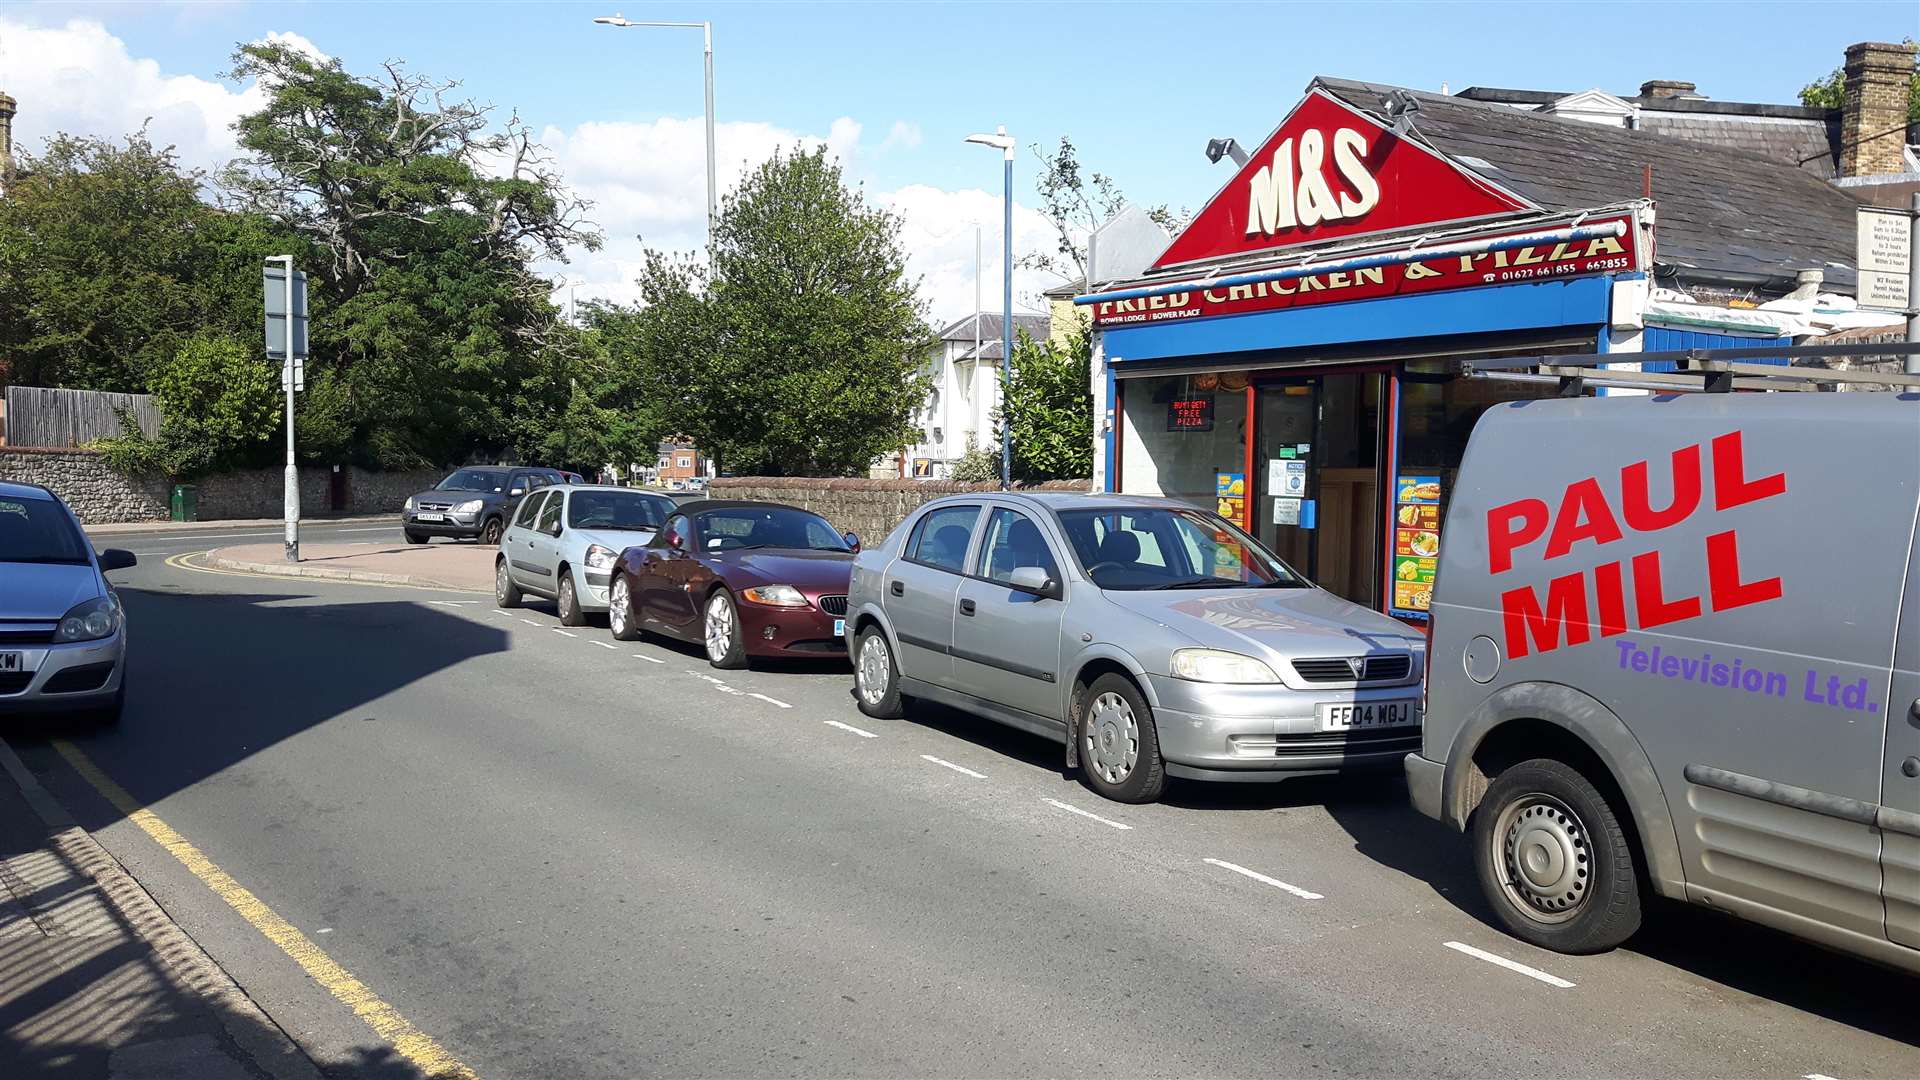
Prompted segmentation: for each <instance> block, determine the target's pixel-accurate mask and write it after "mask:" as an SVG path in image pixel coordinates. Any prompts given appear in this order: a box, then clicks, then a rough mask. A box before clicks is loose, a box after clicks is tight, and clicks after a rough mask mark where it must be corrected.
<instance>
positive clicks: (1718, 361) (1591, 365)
mask: <svg viewBox="0 0 1920 1080" xmlns="http://www.w3.org/2000/svg"><path fill="white" fill-rule="evenodd" d="M1916 355H1920V341H1887V342H1877V343H1875V342H1866V343H1860V344H1850V345H1756V346H1751V347H1747V346H1738V345H1736V346H1730V347H1728V348H1724V349H1680V350H1674V351H1670V352H1643V353H1565V354H1559V355H1548V356H1496V357H1486V358H1483V359H1478V360H1467V361H1463V362H1462V363H1461V365H1460V366H1461V370H1462V371H1463V372H1464V373H1465V375H1466V376H1467V377H1468V378H1470V379H1499V380H1502V381H1505V382H1526V383H1553V384H1557V385H1558V386H1559V389H1560V396H1561V397H1579V396H1581V395H1582V394H1583V393H1585V392H1586V388H1587V387H1588V386H1611V387H1619V388H1621V389H1629V390H1649V391H1655V392H1662V393H1708V394H1724V393H1728V392H1730V391H1733V390H1789V391H1793V390H1798V391H1815V392H1818V391H1832V390H1837V389H1840V388H1841V387H1842V386H1843V385H1845V384H1849V383H1851V384H1858V385H1862V386H1870V387H1876V388H1877V387H1892V388H1895V389H1901V390H1920V375H1907V374H1900V373H1897V372H1889V371H1857V370H1853V369H1849V368H1831V367H1824V366H1815V365H1807V364H1796V361H1801V360H1831V359H1844V358H1847V357H1868V356H1906V357H1912V356H1916ZM1759 358H1769V359H1772V360H1773V362H1772V363H1760V364H1756V363H1743V362H1741V361H1743V360H1753V359H1759ZM1660 362H1664V363H1671V364H1673V365H1674V370H1672V371H1622V370H1617V369H1612V368H1608V367H1606V365H1608V364H1645V363H1660Z"/></svg>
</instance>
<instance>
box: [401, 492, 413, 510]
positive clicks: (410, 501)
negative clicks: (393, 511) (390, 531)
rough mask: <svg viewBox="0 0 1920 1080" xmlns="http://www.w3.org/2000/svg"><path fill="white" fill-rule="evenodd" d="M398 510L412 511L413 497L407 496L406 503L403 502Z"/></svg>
mask: <svg viewBox="0 0 1920 1080" xmlns="http://www.w3.org/2000/svg"><path fill="white" fill-rule="evenodd" d="M400 509H402V510H411V509H413V496H411V495H409V496H407V501H406V502H405V503H404V504H402V505H401V507H400Z"/></svg>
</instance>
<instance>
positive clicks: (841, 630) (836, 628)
mask: <svg viewBox="0 0 1920 1080" xmlns="http://www.w3.org/2000/svg"><path fill="white" fill-rule="evenodd" d="M833 636H834V637H846V636H847V620H845V619H835V620H833Z"/></svg>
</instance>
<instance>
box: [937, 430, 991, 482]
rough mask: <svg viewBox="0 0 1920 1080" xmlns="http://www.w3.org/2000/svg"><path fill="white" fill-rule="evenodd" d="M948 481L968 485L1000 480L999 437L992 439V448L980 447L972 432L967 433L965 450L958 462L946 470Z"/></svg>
mask: <svg viewBox="0 0 1920 1080" xmlns="http://www.w3.org/2000/svg"><path fill="white" fill-rule="evenodd" d="M948 476H949V478H950V479H954V480H962V481H965V482H967V483H970V484H982V483H990V482H992V481H995V480H998V479H1000V443H999V436H997V435H996V436H995V437H994V444H993V445H992V446H981V445H980V442H979V440H978V439H976V438H974V435H973V432H971V431H969V432H967V448H966V450H965V451H963V452H962V453H961V455H960V458H959V460H958V461H955V462H954V463H953V467H952V468H951V469H950V470H948Z"/></svg>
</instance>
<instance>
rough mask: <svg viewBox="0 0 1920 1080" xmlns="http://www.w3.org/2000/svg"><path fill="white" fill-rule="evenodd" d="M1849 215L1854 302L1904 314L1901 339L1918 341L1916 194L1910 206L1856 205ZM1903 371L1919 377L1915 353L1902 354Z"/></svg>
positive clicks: (1919, 208)
mask: <svg viewBox="0 0 1920 1080" xmlns="http://www.w3.org/2000/svg"><path fill="white" fill-rule="evenodd" d="M1855 217H1856V218H1857V220H1858V227H1857V230H1856V232H1857V239H1856V241H1855V243H1856V249H1855V265H1856V266H1858V267H1859V268H1860V284H1859V288H1858V290H1857V292H1858V294H1859V301H1860V306H1861V307H1863V308H1871V309H1875V310H1879V311H1898V312H1900V313H1902V314H1904V315H1905V316H1906V317H1907V334H1906V338H1907V340H1908V341H1920V244H1916V243H1914V239H1915V237H1914V232H1915V231H1916V221H1917V220H1920V195H1915V196H1914V197H1913V203H1912V209H1911V210H1897V209H1893V208H1890V207H1884V206H1862V207H1860V208H1859V210H1858V211H1856V213H1855ZM1906 370H1907V374H1909V375H1920V356H1909V357H1907V362H1906Z"/></svg>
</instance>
